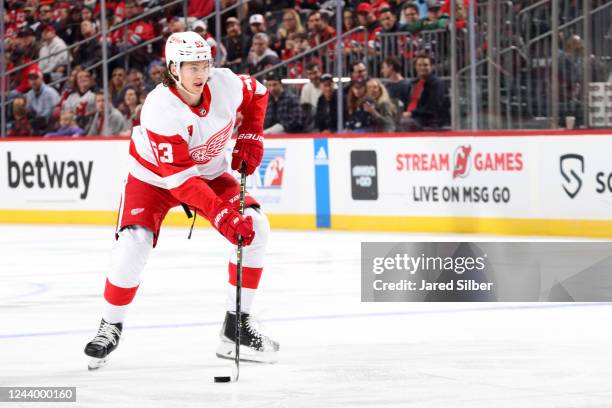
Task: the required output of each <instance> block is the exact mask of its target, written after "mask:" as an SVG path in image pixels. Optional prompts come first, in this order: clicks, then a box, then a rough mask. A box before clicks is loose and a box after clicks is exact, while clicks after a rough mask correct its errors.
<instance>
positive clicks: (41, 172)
mask: <svg viewBox="0 0 612 408" xmlns="http://www.w3.org/2000/svg"><path fill="white" fill-rule="evenodd" d="M127 163H128V141H127V140H108V141H79V142H75V141H63V140H62V141H50V142H42V141H41V142H38V141H24V142H2V143H0V208H1V209H18V210H116V208H117V206H118V203H119V198H120V194H121V188H122V186H123V180H124V178H125V175H126V172H127Z"/></svg>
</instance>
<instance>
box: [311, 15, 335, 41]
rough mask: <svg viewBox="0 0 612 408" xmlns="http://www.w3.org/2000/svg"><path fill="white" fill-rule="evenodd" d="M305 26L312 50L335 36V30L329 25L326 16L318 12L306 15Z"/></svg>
mask: <svg viewBox="0 0 612 408" xmlns="http://www.w3.org/2000/svg"><path fill="white" fill-rule="evenodd" d="M307 26H308V35H309V36H310V40H309V42H310V46H311V47H313V48H314V47H316V46H317V45H319V44H321V43H324V42H325V41H328V40H331V39H332V38H334V37H335V36H336V30H335V29H334V28H333V27H332V26H330V25H329V23H328V21H327V16H326V15H325V14H322V13H321V12H320V11H318V10H317V11H313V12H311V13H310V14H309V15H308V25H307Z"/></svg>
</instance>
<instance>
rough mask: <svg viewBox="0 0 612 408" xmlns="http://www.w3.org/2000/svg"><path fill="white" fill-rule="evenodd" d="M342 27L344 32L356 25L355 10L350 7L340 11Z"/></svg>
mask: <svg viewBox="0 0 612 408" xmlns="http://www.w3.org/2000/svg"><path fill="white" fill-rule="evenodd" d="M342 27H343V28H342V29H343V30H344V31H343V32H345V33H347V32H349V31H351V30H352V29H353V28H355V27H357V15H356V14H355V10H353V9H350V8H345V9H344V11H343V12H342Z"/></svg>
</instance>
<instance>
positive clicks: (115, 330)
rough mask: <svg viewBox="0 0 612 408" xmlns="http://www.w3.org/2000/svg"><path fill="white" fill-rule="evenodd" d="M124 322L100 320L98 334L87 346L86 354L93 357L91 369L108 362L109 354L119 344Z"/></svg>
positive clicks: (90, 364) (90, 362)
mask: <svg viewBox="0 0 612 408" xmlns="http://www.w3.org/2000/svg"><path fill="white" fill-rule="evenodd" d="M122 329H123V324H122V323H108V322H106V321H105V320H104V319H102V321H101V322H100V328H99V329H98V334H96V337H94V338H93V340H92V341H90V342H89V343H87V345H86V346H85V354H87V355H88V356H89V357H91V360H90V361H89V366H88V368H89V370H96V369H98V368H100V367H102V366H104V365H105V364H106V361H107V359H108V355H109V354H110V353H111V352H112V351H113V350H114V349H116V348H117V346H118V345H119V338H120V337H121V330H122Z"/></svg>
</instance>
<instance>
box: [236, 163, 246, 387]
mask: <svg viewBox="0 0 612 408" xmlns="http://www.w3.org/2000/svg"><path fill="white" fill-rule="evenodd" d="M245 187H246V163H245V162H242V164H241V166H240V215H244V196H245V192H246V191H245V190H246V188H245ZM241 294H242V236H240V235H238V248H237V249H236V355H235V356H234V362H235V364H236V373H235V374H236V375H235V376H234V381H238V378H239V377H240V332H241V329H242V327H241V326H242V319H241V316H240V314H241V313H240V308H241Z"/></svg>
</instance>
